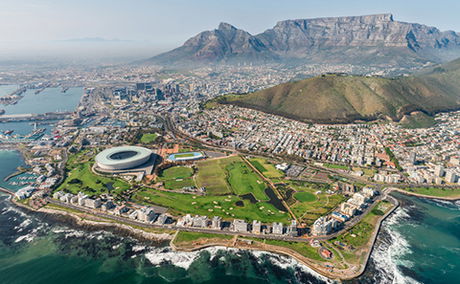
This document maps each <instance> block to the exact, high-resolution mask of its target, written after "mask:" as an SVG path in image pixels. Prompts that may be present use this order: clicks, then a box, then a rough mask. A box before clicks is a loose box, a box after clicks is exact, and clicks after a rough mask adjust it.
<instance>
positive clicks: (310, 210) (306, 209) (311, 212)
mask: <svg viewBox="0 0 460 284" xmlns="http://www.w3.org/2000/svg"><path fill="white" fill-rule="evenodd" d="M291 187H292V188H293V189H294V190H295V191H297V192H296V193H294V198H295V199H297V202H296V203H294V204H292V205H291V206H290V207H291V210H292V212H293V213H294V214H295V215H296V217H297V218H298V219H299V220H300V221H301V222H305V223H306V224H307V225H311V224H313V222H315V220H316V219H318V218H319V217H321V216H323V215H326V214H327V213H329V212H331V211H332V210H334V209H335V208H337V206H338V205H339V204H340V203H342V202H343V201H344V200H345V197H343V196H342V195H340V194H332V195H329V194H326V193H324V190H325V189H327V188H328V185H327V184H324V185H323V184H317V183H303V184H302V185H300V184H297V183H291ZM318 191H321V193H319V194H316V192H318ZM313 197H314V199H313ZM302 198H303V200H305V201H302V200H300V199H302ZM312 199H313V200H312Z"/></svg>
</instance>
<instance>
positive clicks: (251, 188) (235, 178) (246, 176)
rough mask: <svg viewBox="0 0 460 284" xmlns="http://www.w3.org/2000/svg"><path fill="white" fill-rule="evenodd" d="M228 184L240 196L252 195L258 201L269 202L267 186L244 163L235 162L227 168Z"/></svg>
mask: <svg viewBox="0 0 460 284" xmlns="http://www.w3.org/2000/svg"><path fill="white" fill-rule="evenodd" d="M226 170H227V172H228V183H229V184H230V186H231V187H232V189H233V191H234V192H235V193H236V194H238V195H244V194H247V193H252V194H253V195H254V197H255V198H256V199H257V200H261V201H267V200H269V198H268V196H267V195H265V191H264V190H265V189H266V188H267V186H266V184H265V183H264V182H263V181H262V180H261V179H260V178H259V177H258V176H257V174H256V173H255V172H253V171H252V170H251V169H250V168H249V167H248V166H247V165H246V163H244V162H233V163H231V164H229V165H228V166H227V167H226Z"/></svg>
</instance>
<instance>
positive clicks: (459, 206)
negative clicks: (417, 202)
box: [426, 199, 460, 210]
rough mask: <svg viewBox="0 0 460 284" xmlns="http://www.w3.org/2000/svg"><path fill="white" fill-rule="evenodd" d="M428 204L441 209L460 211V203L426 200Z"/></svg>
mask: <svg viewBox="0 0 460 284" xmlns="http://www.w3.org/2000/svg"><path fill="white" fill-rule="evenodd" d="M426 202H428V203H430V204H433V205H436V206H439V207H443V208H447V209H457V210H460V201H455V202H454V201H448V200H441V199H426Z"/></svg>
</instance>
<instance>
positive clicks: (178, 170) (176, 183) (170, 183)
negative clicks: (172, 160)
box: [158, 166, 196, 190]
mask: <svg viewBox="0 0 460 284" xmlns="http://www.w3.org/2000/svg"><path fill="white" fill-rule="evenodd" d="M192 176H193V169H192V168H190V167H181V166H176V167H171V168H167V169H165V170H163V171H162V172H161V173H160V175H159V176H158V180H159V181H162V182H163V183H164V187H165V188H166V189H172V190H175V189H182V188H184V187H195V186H196V185H195V181H194V180H193V178H192Z"/></svg>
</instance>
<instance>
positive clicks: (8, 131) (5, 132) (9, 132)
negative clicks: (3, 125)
mask: <svg viewBox="0 0 460 284" xmlns="http://www.w3.org/2000/svg"><path fill="white" fill-rule="evenodd" d="M13 132H14V130H6V131H4V132H3V133H4V134H5V135H10V134H13Z"/></svg>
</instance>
